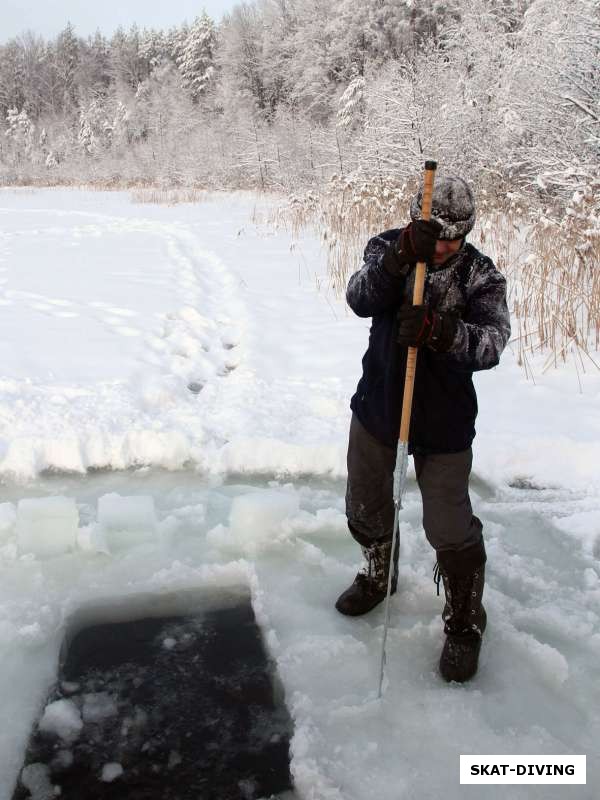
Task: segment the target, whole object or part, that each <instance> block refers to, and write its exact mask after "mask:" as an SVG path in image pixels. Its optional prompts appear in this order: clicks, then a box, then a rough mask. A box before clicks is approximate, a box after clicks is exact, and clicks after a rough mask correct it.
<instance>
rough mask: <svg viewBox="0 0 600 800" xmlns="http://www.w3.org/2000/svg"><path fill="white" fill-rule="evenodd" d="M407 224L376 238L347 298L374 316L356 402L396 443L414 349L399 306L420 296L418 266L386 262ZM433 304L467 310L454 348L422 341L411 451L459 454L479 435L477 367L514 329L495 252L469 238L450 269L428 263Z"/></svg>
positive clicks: (381, 434) (493, 358) (493, 356)
mask: <svg viewBox="0 0 600 800" xmlns="http://www.w3.org/2000/svg"><path fill="white" fill-rule="evenodd" d="M401 232H402V231H401V229H394V230H389V231H385V232H384V233H380V234H379V235H378V236H375V237H373V238H372V239H370V240H369V242H368V244H367V246H366V248H365V254H364V264H363V266H362V267H361V269H359V270H358V272H355V273H354V275H352V277H351V278H350V281H349V283H348V289H347V292H346V299H347V302H348V305H349V306H350V308H351V309H352V310H353V311H354V312H355V313H356V314H358V316H359V317H372V318H373V321H372V325H371V331H370V334H369V347H368V349H367V352H366V353H365V355H364V357H363V361H362V366H363V374H362V378H361V379H360V381H359V383H358V387H357V390H356V393H355V394H354V396H353V397H352V400H351V403H350V405H351V408H352V410H353V411H354V413H355V414H356V415H357V417H358V419H359V420H360V422H361V423H362V424H363V426H364V427H365V428H366V429H367V431H369V432H370V433H371V434H372V435H373V436H374V437H375V438H376V439H378V440H379V441H380V442H382V443H383V444H386V445H389V446H390V447H394V448H395V447H396V446H397V443H398V435H399V431H400V415H401V411H402V394H403V389H404V373H405V369H406V355H407V348H406V347H402V346H401V345H399V344H398V343H397V342H396V312H397V310H398V308H399V306H400V305H401V304H402V303H405V302H410V303H412V293H413V286H414V274H415V273H414V270H413V271H412V272H411V274H410V275H409V277H408V278H401V277H395V276H394V275H392V274H390V273H389V272H388V271H387V269H386V268H385V266H384V264H383V257H384V255H385V253H386V250H387V248H389V247H390V246H392V243H393V242H394V241H395V240H396V239H397V238H398V237H399V235H400V234H401ZM424 302H425V304H426V305H428V306H430V307H431V308H433V309H438V310H440V311H450V312H452V313H454V314H456V315H458V317H459V322H458V330H457V333H456V336H455V338H454V341H453V342H452V345H451V347H450V350H449V351H448V352H445V353H437V352H435V351H434V350H432V349H431V348H429V347H421V348H419V355H418V358H417V371H416V377H415V391H414V399H413V410H412V417H411V426H410V436H409V450H410V452H422V453H451V452H458V451H460V450H466V449H467V448H468V447H470V446H471V443H472V441H473V438H474V436H475V418H476V416H477V397H476V395H475V388H474V386H473V380H472V374H473V372H474V371H476V370H481V369H490V368H491V367H494V366H496V364H498V362H499V360H500V354H501V353H502V350H503V349H504V347H505V346H506V343H507V342H508V339H509V336H510V317H509V313H508V308H507V305H506V280H505V278H504V277H503V275H502V274H501V273H500V272H498V270H497V269H496V267H495V266H494V264H493V262H492V261H491V259H489V258H488V257H487V256H484V255H482V253H480V252H479V251H478V250H476V248H475V247H473V246H472V245H471V244H467V243H464V244H463V246H462V247H461V249H460V250H459V251H458V253H456V254H455V255H453V256H452V257H451V258H450V259H449V260H448V261H446V262H445V264H444V265H443V266H442V268H441V269H440V268H438V269H436V270H433V269H428V271H427V277H426V280H425V297H424Z"/></svg>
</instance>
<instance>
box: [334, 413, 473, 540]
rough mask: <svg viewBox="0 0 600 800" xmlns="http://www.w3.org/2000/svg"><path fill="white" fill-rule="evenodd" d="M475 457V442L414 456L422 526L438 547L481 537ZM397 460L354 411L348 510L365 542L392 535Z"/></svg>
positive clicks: (357, 536) (352, 527) (351, 525)
mask: <svg viewBox="0 0 600 800" xmlns="http://www.w3.org/2000/svg"><path fill="white" fill-rule="evenodd" d="M472 460H473V454H472V451H471V448H469V449H468V450H463V451H462V452H460V453H440V454H434V455H415V456H414V461H415V471H416V475H417V483H418V484H419V489H420V490H421V497H422V500H423V527H424V529H425V535H426V536H427V539H428V541H429V543H430V544H431V546H432V547H433V548H434V549H435V550H436V551H440V550H454V551H460V550H464V549H466V548H468V547H471V546H472V545H474V544H478V543H479V542H481V538H482V537H481V530H482V525H481V522H480V521H479V519H477V517H476V516H474V514H473V510H472V507H471V500H470V498H469V475H470V474H471V463H472ZM395 464H396V451H395V450H394V449H393V448H391V447H386V446H385V445H383V444H381V443H380V442H379V441H377V439H375V438H374V437H373V436H371V434H370V433H368V431H366V430H365V428H364V427H363V426H362V425H361V423H360V422H359V421H358V418H357V417H356V415H355V414H353V415H352V422H351V424H350V437H349V443H348V483H347V488H346V516H347V517H348V525H349V528H350V532H351V533H352V536H353V537H354V538H355V539H356V541H357V542H358V543H359V544H361V545H363V546H368V545H369V544H370V543H371V542H372V541H373V540H377V539H383V540H385V539H391V538H392V534H393V527H394V500H393V496H392V484H393V473H394V466H395Z"/></svg>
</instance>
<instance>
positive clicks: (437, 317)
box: [397, 304, 458, 353]
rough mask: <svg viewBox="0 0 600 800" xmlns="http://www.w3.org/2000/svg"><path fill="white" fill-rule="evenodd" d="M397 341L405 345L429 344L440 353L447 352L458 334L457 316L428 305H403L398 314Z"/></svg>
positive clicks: (418, 345)
mask: <svg viewBox="0 0 600 800" xmlns="http://www.w3.org/2000/svg"><path fill="white" fill-rule="evenodd" d="M397 322H398V333H397V342H398V344H401V345H403V346H404V347H421V345H424V344H425V345H428V346H429V347H431V348H432V349H433V350H436V351H437V352H438V353H445V352H447V351H448V350H449V349H450V347H452V343H453V342H454V337H455V336H456V329H457V325H458V322H457V317H456V316H455V315H454V314H450V313H448V312H443V311H433V310H432V309H431V308H429V307H428V306H412V305H409V304H407V305H403V306H401V307H400V310H399V311H398V314H397Z"/></svg>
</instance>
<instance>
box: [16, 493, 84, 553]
mask: <svg viewBox="0 0 600 800" xmlns="http://www.w3.org/2000/svg"><path fill="white" fill-rule="evenodd" d="M78 525H79V512H78V511H77V506H76V504H75V500H74V499H73V498H71V497H62V496H56V497H37V498H27V499H24V500H19V503H18V505H17V522H16V533H17V543H18V548H19V553H20V554H22V555H23V554H26V553H33V555H35V556H38V558H50V557H52V556H57V555H61V554H63V553H67V552H69V551H70V550H73V549H74V548H75V546H76V542H77V528H78Z"/></svg>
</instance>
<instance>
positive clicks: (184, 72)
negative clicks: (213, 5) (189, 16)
mask: <svg viewBox="0 0 600 800" xmlns="http://www.w3.org/2000/svg"><path fill="white" fill-rule="evenodd" d="M215 45H216V32H215V25H214V22H213V21H212V19H211V18H210V17H209V16H208V14H207V13H206V12H204V13H203V14H202V16H200V17H197V18H196V20H195V21H194V24H193V25H192V26H191V28H190V30H189V32H188V35H187V38H186V40H185V44H184V46H183V49H182V51H181V55H180V56H179V58H178V59H177V66H178V67H179V71H180V73H181V76H182V79H183V84H184V86H185V87H186V88H187V89H188V90H189V92H190V94H191V95H192V97H193V98H194V100H197V99H198V98H199V97H200V96H201V95H202V94H204V93H205V92H206V89H207V87H208V84H209V83H210V81H211V79H212V77H213V74H214V71H215V67H214V60H215Z"/></svg>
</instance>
